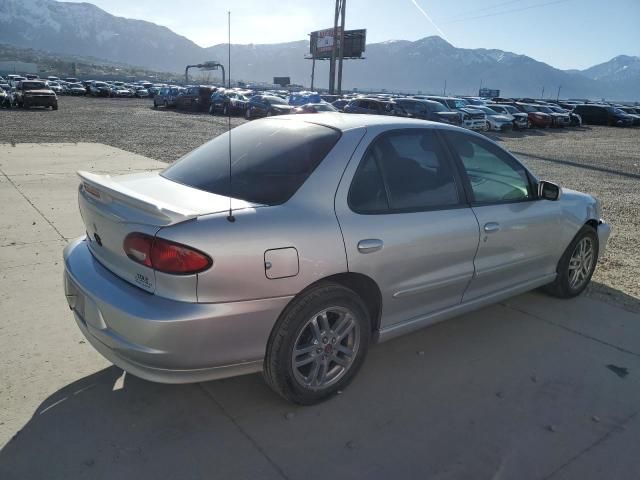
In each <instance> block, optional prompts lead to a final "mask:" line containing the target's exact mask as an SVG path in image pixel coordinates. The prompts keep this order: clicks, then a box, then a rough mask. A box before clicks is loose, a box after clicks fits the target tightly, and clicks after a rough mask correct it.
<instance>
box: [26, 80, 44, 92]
mask: <svg viewBox="0 0 640 480" xmlns="http://www.w3.org/2000/svg"><path fill="white" fill-rule="evenodd" d="M42 88H47V86H46V85H45V83H44V82H22V89H23V90H40V89H42Z"/></svg>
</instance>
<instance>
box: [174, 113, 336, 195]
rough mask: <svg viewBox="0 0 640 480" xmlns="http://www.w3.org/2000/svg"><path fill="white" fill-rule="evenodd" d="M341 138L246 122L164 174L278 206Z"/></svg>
mask: <svg viewBox="0 0 640 480" xmlns="http://www.w3.org/2000/svg"><path fill="white" fill-rule="evenodd" d="M229 135H231V185H230V182H229ZM339 138H340V132H338V131H336V130H333V129H331V128H328V127H325V126H321V125H316V124H312V123H303V122H297V121H289V120H277V119H274V120H262V121H260V122H251V123H246V124H244V125H241V126H239V127H237V128H234V129H233V130H231V132H229V133H225V134H223V135H220V136H218V137H216V138H214V139H213V140H211V141H210V142H208V143H205V144H204V145H203V146H201V147H200V148H198V149H196V150H194V151H193V152H191V153H188V154H187V155H185V156H184V157H183V158H182V159H181V160H179V161H178V162H177V163H175V164H174V165H172V166H170V167H169V168H167V169H166V170H164V171H163V172H162V176H163V177H165V178H168V179H169V180H173V181H175V182H178V183H182V184H184V185H188V186H190V187H193V188H197V189H199V190H204V191H207V192H210V193H215V194H218V195H228V196H230V197H232V198H238V199H241V200H246V201H248V202H252V203H259V204H263V205H278V204H281V203H284V202H286V201H287V200H289V198H291V196H292V195H293V194H294V193H295V192H296V191H297V190H298V188H300V186H301V185H302V184H303V183H304V182H305V180H306V179H307V178H308V177H309V175H311V173H312V172H313V170H315V168H316V167H317V166H318V165H319V164H320V162H321V161H322V160H323V159H324V157H325V156H326V155H327V154H328V153H329V151H330V150H331V149H332V148H333V146H334V145H335V144H336V142H337V141H338V139H339Z"/></svg>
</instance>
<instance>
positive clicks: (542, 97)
mask: <svg viewBox="0 0 640 480" xmlns="http://www.w3.org/2000/svg"><path fill="white" fill-rule="evenodd" d="M540 99H541V100H543V99H544V86H543V87H542V96H541V97H540Z"/></svg>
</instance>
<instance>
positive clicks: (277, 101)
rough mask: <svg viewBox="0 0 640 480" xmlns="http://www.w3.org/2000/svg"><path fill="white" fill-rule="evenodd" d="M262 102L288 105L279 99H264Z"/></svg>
mask: <svg viewBox="0 0 640 480" xmlns="http://www.w3.org/2000/svg"><path fill="white" fill-rule="evenodd" d="M264 100H265V102H267V103H269V104H271V105H289V104H288V103H287V101H286V100H283V99H282V98H280V97H264Z"/></svg>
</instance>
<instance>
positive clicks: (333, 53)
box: [329, 0, 340, 94]
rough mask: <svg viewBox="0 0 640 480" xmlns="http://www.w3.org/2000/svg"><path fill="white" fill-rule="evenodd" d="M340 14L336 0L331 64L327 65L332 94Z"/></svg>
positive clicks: (334, 83)
mask: <svg viewBox="0 0 640 480" xmlns="http://www.w3.org/2000/svg"><path fill="white" fill-rule="evenodd" d="M339 14H340V0H336V13H335V16H334V19H333V45H332V47H331V64H330V65H329V93H330V94H333V93H334V91H335V86H336V54H337V51H336V50H337V46H338V45H337V43H338V38H337V37H338V15H339Z"/></svg>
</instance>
